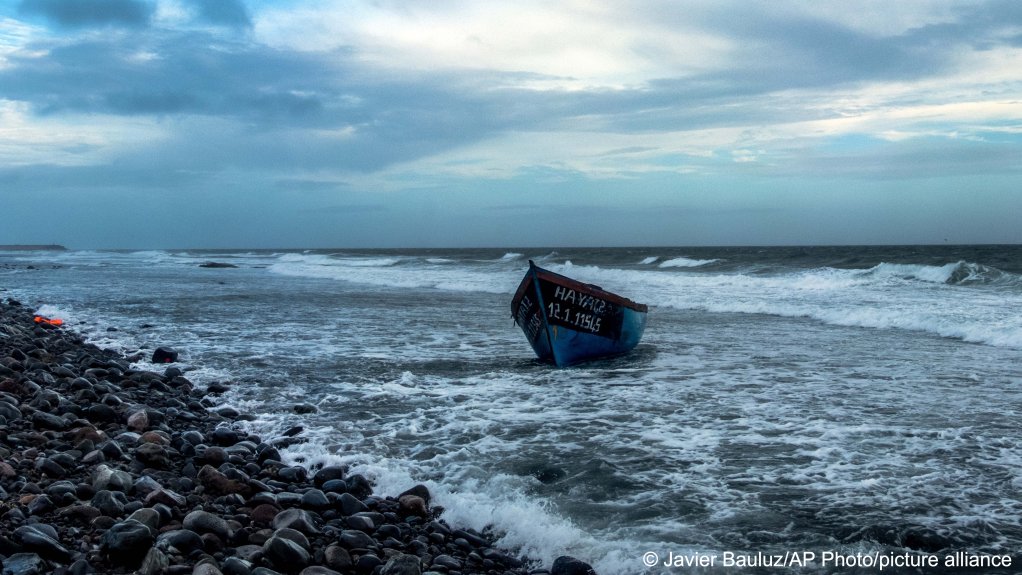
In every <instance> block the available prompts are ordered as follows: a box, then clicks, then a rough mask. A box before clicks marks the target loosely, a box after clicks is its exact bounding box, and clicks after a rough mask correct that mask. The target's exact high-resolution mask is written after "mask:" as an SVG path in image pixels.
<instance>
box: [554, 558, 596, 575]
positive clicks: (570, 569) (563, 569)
mask: <svg viewBox="0 0 1022 575" xmlns="http://www.w3.org/2000/svg"><path fill="white" fill-rule="evenodd" d="M550 575H596V571H593V568H592V567H591V566H590V565H589V564H588V563H584V562H582V561H579V560H578V559H575V558H574V557H571V556H569V555H562V556H560V557H558V558H557V559H554V564H553V566H552V567H551V568H550Z"/></svg>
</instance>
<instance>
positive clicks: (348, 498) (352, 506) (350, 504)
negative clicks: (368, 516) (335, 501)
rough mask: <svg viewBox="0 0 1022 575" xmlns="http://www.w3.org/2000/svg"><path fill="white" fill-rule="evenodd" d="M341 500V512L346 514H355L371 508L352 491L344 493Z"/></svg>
mask: <svg viewBox="0 0 1022 575" xmlns="http://www.w3.org/2000/svg"><path fill="white" fill-rule="evenodd" d="M340 501H341V513H342V514H344V515H354V514H356V513H360V512H362V511H368V510H369V508H368V507H366V504H365V503H362V502H361V501H359V500H358V498H357V497H355V496H354V495H352V494H350V493H342V494H341V497H340Z"/></svg>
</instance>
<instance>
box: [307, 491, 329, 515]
mask: <svg viewBox="0 0 1022 575" xmlns="http://www.w3.org/2000/svg"><path fill="white" fill-rule="evenodd" d="M302 507H305V508H308V509H316V510H319V509H326V508H328V507H330V500H329V499H327V498H326V494H325V493H323V492H322V491H320V490H319V489H310V490H308V491H306V492H305V493H303V494H302Z"/></svg>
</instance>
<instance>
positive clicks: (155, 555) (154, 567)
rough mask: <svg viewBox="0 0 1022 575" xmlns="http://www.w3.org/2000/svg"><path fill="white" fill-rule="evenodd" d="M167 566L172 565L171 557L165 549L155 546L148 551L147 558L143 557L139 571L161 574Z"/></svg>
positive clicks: (141, 574)
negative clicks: (161, 549) (164, 551)
mask: <svg viewBox="0 0 1022 575" xmlns="http://www.w3.org/2000/svg"><path fill="white" fill-rule="evenodd" d="M167 567H170V559H169V558H168V557H167V555H166V554H165V553H163V551H160V550H159V549H157V548H156V547H153V548H151V549H149V552H148V553H146V556H145V559H142V565H141V566H139V568H138V573H139V575H159V574H160V573H162V572H163V570H164V569H166V568H167Z"/></svg>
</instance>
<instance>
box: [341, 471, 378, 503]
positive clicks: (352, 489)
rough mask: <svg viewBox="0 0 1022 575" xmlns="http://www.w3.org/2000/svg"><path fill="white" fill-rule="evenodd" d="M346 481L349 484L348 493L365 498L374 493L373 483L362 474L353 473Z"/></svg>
mask: <svg viewBox="0 0 1022 575" xmlns="http://www.w3.org/2000/svg"><path fill="white" fill-rule="evenodd" d="M344 482H345V483H347V485H348V493H351V494H352V495H354V496H355V497H357V498H358V499H365V498H366V497H369V496H370V495H372V494H373V486H372V484H371V483H369V480H368V479H366V478H365V477H363V476H362V475H359V474H355V475H352V476H351V477H349V478H347V479H345V480H344Z"/></svg>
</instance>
